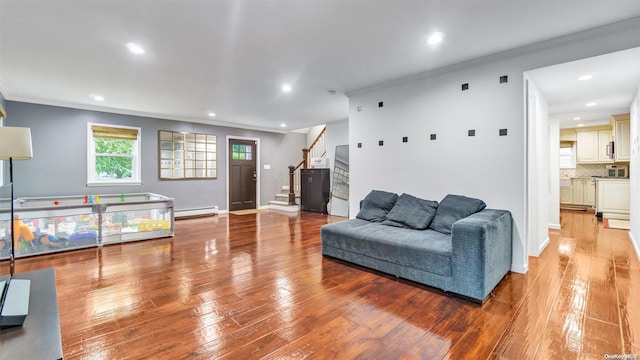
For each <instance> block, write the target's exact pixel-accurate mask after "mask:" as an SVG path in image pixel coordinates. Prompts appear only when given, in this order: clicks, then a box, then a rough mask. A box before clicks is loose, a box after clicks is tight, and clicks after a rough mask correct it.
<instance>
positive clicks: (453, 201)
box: [429, 194, 487, 234]
mask: <svg viewBox="0 0 640 360" xmlns="http://www.w3.org/2000/svg"><path fill="white" fill-rule="evenodd" d="M486 206H487V204H485V203H484V201H482V200H479V199H474V198H469V197H466V196H461V195H451V194H449V195H447V196H445V197H444V199H442V201H440V204H439V205H438V210H436V217H435V218H434V219H433V221H432V222H431V226H429V227H430V228H431V229H433V230H435V231H437V232H441V233H443V234H451V227H452V226H453V223H454V222H456V221H458V220H460V219H463V218H466V217H467V216H469V215H471V214H475V213H477V212H478V211H480V210H482V209H484V208H485V207H486Z"/></svg>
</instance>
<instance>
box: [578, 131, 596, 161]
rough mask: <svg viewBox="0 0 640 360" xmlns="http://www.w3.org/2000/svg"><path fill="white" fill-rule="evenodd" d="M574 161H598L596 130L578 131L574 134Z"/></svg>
mask: <svg viewBox="0 0 640 360" xmlns="http://www.w3.org/2000/svg"><path fill="white" fill-rule="evenodd" d="M576 139H577V142H578V144H577V146H576V162H577V163H579V164H580V163H597V162H598V132H597V131H580V132H578V133H577V135H576Z"/></svg>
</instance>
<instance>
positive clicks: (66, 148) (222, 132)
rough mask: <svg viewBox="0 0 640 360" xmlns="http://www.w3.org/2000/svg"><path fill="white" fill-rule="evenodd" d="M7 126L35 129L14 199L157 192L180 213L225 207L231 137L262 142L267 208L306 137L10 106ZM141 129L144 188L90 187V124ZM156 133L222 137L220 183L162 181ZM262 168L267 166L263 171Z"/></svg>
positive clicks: (17, 171) (18, 170)
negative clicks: (228, 151) (168, 131)
mask: <svg viewBox="0 0 640 360" xmlns="http://www.w3.org/2000/svg"><path fill="white" fill-rule="evenodd" d="M5 108H6V109H7V113H8V114H10V116H7V122H6V125H8V126H25V127H30V128H31V134H32V135H31V136H32V142H33V159H31V160H28V161H16V162H15V163H14V182H15V192H16V197H30V196H31V197H32V196H56V195H60V196H62V195H84V194H120V193H134V192H154V193H158V194H162V195H165V196H169V197H173V198H174V199H175V207H176V209H177V210H186V209H198V208H204V207H213V206H218V207H219V208H220V210H225V209H227V208H228V206H227V204H226V201H227V200H226V198H227V197H226V196H227V194H226V191H227V190H226V187H227V185H226V181H227V180H226V179H227V171H226V166H227V148H226V138H227V135H230V136H239V137H252V138H259V139H260V149H259V150H260V154H259V157H260V163H261V164H262V165H271V169H270V170H264V169H262V168H261V169H258V171H259V177H260V199H259V202H260V205H261V206H266V205H268V202H269V200H273V199H274V197H275V194H276V193H278V192H279V189H280V188H281V187H282V185H285V184H286V183H287V182H288V169H287V166H289V165H291V164H294V163H296V162H297V161H298V159H299V158H300V153H301V149H302V148H303V147H304V146H305V141H306V136H305V135H304V134H296V133H288V134H280V133H269V132H262V131H255V130H245V129H238V128H229V127H221V126H212V125H205V124H196V123H187V122H180V121H173V120H163V119H155V118H147V117H139V116H129V115H120V114H111V113H104V112H96V111H88V110H78V109H71V108H63V107H56V106H47V105H38V104H30V103H23V102H15V101H6V106H5ZM89 122H97V123H105V124H115V125H128V126H137V127H140V128H141V129H142V130H141V131H142V140H141V142H142V185H141V186H91V187H87V186H86V181H87V123H89ZM158 130H174V131H187V132H201V133H208V134H213V135H217V137H218V139H217V140H218V178H217V179H207V180H171V181H170V180H162V181H161V180H159V178H158V148H157V139H158ZM262 167H263V166H262Z"/></svg>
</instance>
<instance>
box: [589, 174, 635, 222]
mask: <svg viewBox="0 0 640 360" xmlns="http://www.w3.org/2000/svg"><path fill="white" fill-rule="evenodd" d="M597 183H598V185H597V193H598V198H597V199H596V200H597V201H596V213H598V214H602V216H604V217H606V218H614V219H628V218H629V205H630V204H629V203H630V199H629V179H598V181H597Z"/></svg>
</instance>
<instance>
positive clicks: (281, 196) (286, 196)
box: [276, 194, 300, 201]
mask: <svg viewBox="0 0 640 360" xmlns="http://www.w3.org/2000/svg"><path fill="white" fill-rule="evenodd" d="M296 199H300V195H296ZM276 200H279V201H289V194H276Z"/></svg>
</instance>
